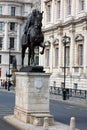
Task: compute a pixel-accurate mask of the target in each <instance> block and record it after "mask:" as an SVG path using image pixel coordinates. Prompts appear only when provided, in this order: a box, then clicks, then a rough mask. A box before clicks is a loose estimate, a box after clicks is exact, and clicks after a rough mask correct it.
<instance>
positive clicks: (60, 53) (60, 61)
mask: <svg viewBox="0 0 87 130" xmlns="http://www.w3.org/2000/svg"><path fill="white" fill-rule="evenodd" d="M58 35H59V65H58V73H61V66H62V48H63V44H62V35H63V30H62V29H59V30H58Z"/></svg>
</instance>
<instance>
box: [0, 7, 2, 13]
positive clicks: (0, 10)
mask: <svg viewBox="0 0 87 130" xmlns="http://www.w3.org/2000/svg"><path fill="white" fill-rule="evenodd" d="M0 15H2V6H0Z"/></svg>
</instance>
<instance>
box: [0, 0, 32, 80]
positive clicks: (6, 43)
mask: <svg viewBox="0 0 87 130" xmlns="http://www.w3.org/2000/svg"><path fill="white" fill-rule="evenodd" d="M31 8H32V3H31V2H30V0H0V78H1V79H5V78H6V71H8V69H9V55H10V69H11V68H12V59H13V57H16V59H17V68H18V69H19V68H20V66H21V37H22V34H23V27H24V23H25V20H26V17H27V15H28V14H29V13H30V12H31ZM9 47H10V54H9ZM26 61H27V58H26V59H25V62H26Z"/></svg>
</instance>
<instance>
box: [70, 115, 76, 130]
mask: <svg viewBox="0 0 87 130" xmlns="http://www.w3.org/2000/svg"><path fill="white" fill-rule="evenodd" d="M75 127H76V126H75V117H71V119H70V130H76V128H75Z"/></svg>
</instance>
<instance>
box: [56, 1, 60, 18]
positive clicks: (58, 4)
mask: <svg viewBox="0 0 87 130" xmlns="http://www.w3.org/2000/svg"><path fill="white" fill-rule="evenodd" d="M60 4H61V2H60V1H57V18H60Z"/></svg>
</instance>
